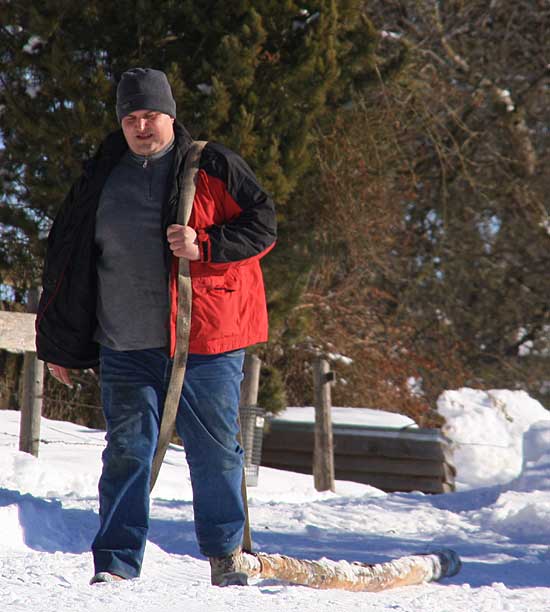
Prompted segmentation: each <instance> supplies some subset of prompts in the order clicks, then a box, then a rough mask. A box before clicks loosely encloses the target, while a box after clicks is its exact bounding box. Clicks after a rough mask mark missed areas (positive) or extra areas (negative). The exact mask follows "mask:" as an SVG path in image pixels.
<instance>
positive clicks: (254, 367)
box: [238, 353, 262, 552]
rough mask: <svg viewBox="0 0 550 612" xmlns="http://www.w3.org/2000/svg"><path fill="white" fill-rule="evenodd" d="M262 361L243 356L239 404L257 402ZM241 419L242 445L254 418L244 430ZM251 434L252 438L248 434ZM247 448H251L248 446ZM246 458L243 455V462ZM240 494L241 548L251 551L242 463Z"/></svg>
mask: <svg viewBox="0 0 550 612" xmlns="http://www.w3.org/2000/svg"><path fill="white" fill-rule="evenodd" d="M261 365H262V361H261V359H260V358H259V357H256V355H252V354H250V353H246V355H245V357H244V365H243V374H244V378H243V382H242V384H241V399H240V406H241V407H243V406H255V405H256V404H257V403H258V387H259V385H260V369H261ZM241 425H242V423H241V421H240V420H239V429H240V431H239V436H238V440H239V444H240V445H241V446H243V441H244V440H245V439H246V440H247V442H248V441H250V442H253V440H254V419H247V422H246V428H245V431H244V432H243V430H242V429H241ZM250 435H252V438H248V439H247V437H248V436H250ZM248 448H252V447H251V446H248ZM246 461H247V458H246V457H245V462H246ZM241 495H242V498H243V505H244V512H245V524H244V532H243V543H242V547H243V550H244V551H246V552H252V534H251V531H250V517H249V515H248V493H247V490H246V473H245V465H244V464H243V479H242V484H241Z"/></svg>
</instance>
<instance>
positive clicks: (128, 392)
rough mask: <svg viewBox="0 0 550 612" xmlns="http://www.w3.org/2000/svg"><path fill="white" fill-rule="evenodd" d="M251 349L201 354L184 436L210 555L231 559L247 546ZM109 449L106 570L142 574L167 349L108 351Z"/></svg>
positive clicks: (191, 378)
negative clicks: (246, 371) (245, 434)
mask: <svg viewBox="0 0 550 612" xmlns="http://www.w3.org/2000/svg"><path fill="white" fill-rule="evenodd" d="M243 359H244V350H243V349H241V350H237V351H231V352H228V353H221V354H217V355H197V354H191V355H189V357H188V360H187V370H186V374H185V382H184V388H183V393H182V396H181V400H180V404H179V408H178V414H177V421H176V429H177V433H178V435H179V436H180V438H181V439H182V441H183V445H184V447H185V452H186V457H187V462H188V464H189V470H190V474H191V484H192V487H193V509H194V515H195V531H196V534H197V540H198V543H199V548H200V551H201V552H202V553H203V554H204V555H206V556H208V557H211V556H223V555H227V554H228V553H230V552H232V551H233V550H234V549H235V548H237V547H238V546H239V545H240V544H241V541H242V535H243V527H244V508H243V500H242V495H241V479H242V463H243V450H242V448H241V447H240V446H239V444H238V443H237V432H238V421H237V415H238V406H239V396H240V383H241V380H242V366H243ZM100 366H101V395H102V402H103V411H104V414H105V420H106V424H107V436H106V440H107V446H106V448H105V451H104V452H103V471H102V474H101V478H100V481H99V516H100V529H99V532H98V533H97V536H96V538H95V540H94V542H93V544H92V551H93V556H94V566H95V571H96V572H102V571H107V572H111V573H114V574H118V575H120V576H122V577H124V578H134V577H137V576H139V574H140V571H141V564H142V560H143V552H144V549H145V542H146V539H147V531H148V527H149V481H150V477H151V464H152V460H153V455H154V453H155V449H156V445H157V439H158V433H159V427H160V421H161V418H162V411H163V406H164V398H165V394H166V389H167V386H168V382H169V380H170V372H171V367H172V361H171V359H169V357H168V356H167V354H166V352H165V351H164V350H163V349H148V350H138V351H114V350H111V349H108V348H105V347H102V348H101V357H100Z"/></svg>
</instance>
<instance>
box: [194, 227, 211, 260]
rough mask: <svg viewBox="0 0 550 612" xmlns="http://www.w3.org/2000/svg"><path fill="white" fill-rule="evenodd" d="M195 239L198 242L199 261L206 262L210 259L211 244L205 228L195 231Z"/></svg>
mask: <svg viewBox="0 0 550 612" xmlns="http://www.w3.org/2000/svg"><path fill="white" fill-rule="evenodd" d="M197 241H198V243H199V251H200V256H201V257H200V261H201V262H203V263H208V262H209V261H211V260H212V245H211V243H210V236H209V234H208V233H207V232H206V230H203V229H200V230H198V231H197Z"/></svg>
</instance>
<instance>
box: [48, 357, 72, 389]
mask: <svg viewBox="0 0 550 612" xmlns="http://www.w3.org/2000/svg"><path fill="white" fill-rule="evenodd" d="M46 366H47V367H48V372H49V373H50V374H51V375H52V376H53V377H54V378H55V379H56V380H58V381H59V382H60V383H63V384H64V385H67V387H70V388H71V389H72V388H73V381H72V380H71V376H70V375H69V370H67V368H64V367H63V366H59V365H55V364H53V363H46Z"/></svg>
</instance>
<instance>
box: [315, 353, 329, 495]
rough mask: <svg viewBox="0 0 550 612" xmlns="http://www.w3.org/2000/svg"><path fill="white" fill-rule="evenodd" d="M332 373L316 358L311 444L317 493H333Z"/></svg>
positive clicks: (320, 358)
mask: <svg viewBox="0 0 550 612" xmlns="http://www.w3.org/2000/svg"><path fill="white" fill-rule="evenodd" d="M333 381H334V372H331V371H330V367H329V363H328V361H327V360H326V359H323V358H322V357H317V358H316V359H315V362H314V364H313V389H314V395H315V401H314V403H315V433H314V444H313V482H314V486H315V489H316V490H317V491H334V439H333V435H332V403H331V393H330V386H331V384H332V382H333Z"/></svg>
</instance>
